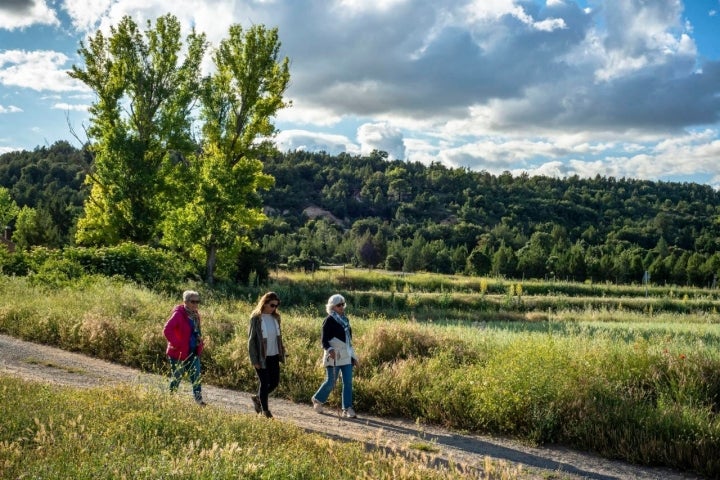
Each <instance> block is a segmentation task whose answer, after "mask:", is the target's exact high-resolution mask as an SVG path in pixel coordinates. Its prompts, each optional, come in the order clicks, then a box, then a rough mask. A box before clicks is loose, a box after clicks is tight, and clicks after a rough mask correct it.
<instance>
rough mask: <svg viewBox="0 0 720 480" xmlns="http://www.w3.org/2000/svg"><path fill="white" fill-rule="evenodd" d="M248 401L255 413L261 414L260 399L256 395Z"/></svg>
mask: <svg viewBox="0 0 720 480" xmlns="http://www.w3.org/2000/svg"><path fill="white" fill-rule="evenodd" d="M250 400H252V402H253V407H255V413H262V404H261V403H260V397H258V396H257V395H253V396H252V397H250Z"/></svg>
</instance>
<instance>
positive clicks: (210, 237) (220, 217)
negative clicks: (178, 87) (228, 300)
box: [163, 25, 290, 283]
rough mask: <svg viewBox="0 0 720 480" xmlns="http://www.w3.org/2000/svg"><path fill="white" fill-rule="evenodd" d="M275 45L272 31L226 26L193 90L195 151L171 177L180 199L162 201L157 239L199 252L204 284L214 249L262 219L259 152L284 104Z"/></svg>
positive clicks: (266, 181)
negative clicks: (197, 129)
mask: <svg viewBox="0 0 720 480" xmlns="http://www.w3.org/2000/svg"><path fill="white" fill-rule="evenodd" d="M279 50H280V41H279V39H278V31H277V29H266V28H265V27H264V26H262V25H254V26H252V27H250V28H249V29H247V30H246V31H245V30H243V28H242V27H241V26H240V25H232V26H231V27H230V29H229V32H228V36H227V38H225V39H223V40H222V41H221V43H220V45H219V47H218V48H217V50H216V51H215V52H214V54H213V64H214V73H212V74H211V76H209V77H208V78H206V79H205V81H204V83H203V88H202V89H201V91H200V96H201V113H200V122H201V129H202V146H201V151H200V152H199V153H198V154H197V155H195V156H193V157H192V159H191V162H190V166H189V168H188V170H187V173H188V174H189V176H183V175H176V176H174V177H173V178H174V179H175V180H176V181H177V183H176V185H175V188H176V189H178V190H179V191H182V192H183V197H184V198H185V200H186V201H185V202H184V204H182V205H179V206H177V207H176V208H172V206H171V205H168V207H169V208H170V211H169V213H168V216H167V217H166V220H165V222H164V228H163V232H164V237H163V241H164V243H166V244H167V245H170V246H174V247H178V248H182V249H185V250H187V251H188V252H189V253H191V254H194V255H195V257H196V258H202V259H203V260H204V262H205V277H206V281H207V282H208V283H212V282H213V280H214V276H215V270H216V267H217V264H218V252H220V251H222V250H224V251H227V252H228V253H232V252H234V251H237V250H238V249H239V248H240V247H241V246H242V245H243V244H244V243H247V242H249V240H248V238H247V234H248V233H249V231H250V229H251V228H252V227H254V226H257V225H259V224H260V223H261V222H263V221H264V220H265V216H264V214H263V213H262V204H261V201H260V198H259V196H258V193H257V192H258V189H267V188H270V187H271V186H272V185H273V183H274V179H273V178H272V177H271V176H270V175H267V174H266V173H263V164H262V162H261V158H262V157H263V155H268V154H271V153H272V152H274V151H275V147H274V144H273V143H272V137H273V136H274V134H275V133H276V129H275V126H274V125H273V123H272V117H273V116H274V115H275V114H276V113H277V111H278V110H280V109H281V108H284V107H286V106H288V103H286V102H285V101H284V100H283V93H284V92H285V90H286V88H287V86H288V83H289V81H290V73H289V66H288V64H289V60H288V59H287V57H285V58H283V59H280V58H279Z"/></svg>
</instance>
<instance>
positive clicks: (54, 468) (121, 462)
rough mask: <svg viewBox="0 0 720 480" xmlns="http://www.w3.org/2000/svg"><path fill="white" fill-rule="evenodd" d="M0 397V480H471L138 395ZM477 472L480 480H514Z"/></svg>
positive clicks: (8, 380)
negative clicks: (69, 479)
mask: <svg viewBox="0 0 720 480" xmlns="http://www.w3.org/2000/svg"><path fill="white" fill-rule="evenodd" d="M0 392H2V394H3V401H2V402H0V415H2V418H3V422H2V424H1V425H0V478H33V479H57V478H72V479H78V480H80V479H98V478H117V479H122V478H128V479H148V480H150V479H152V480H155V479H158V478H174V479H207V480H218V479H237V478H243V479H249V480H270V479H278V478H298V479H302V478H305V479H334V478H364V479H373V480H374V479H384V478H393V479H395V478H397V479H417V480H419V479H438V480H440V479H446V478H449V479H457V480H461V479H469V478H475V477H474V476H472V475H471V474H470V473H463V472H461V471H459V470H457V469H455V468H454V467H452V466H450V467H448V468H446V469H434V468H431V467H429V466H427V465H425V464H424V462H423V461H422V459H420V458H418V459H415V460H413V459H407V458H405V457H403V456H401V455H395V454H394V453H393V452H386V451H383V450H382V449H379V448H378V449H371V450H367V449H365V447H364V446H363V445H361V444H358V443H352V442H338V441H334V440H330V439H327V438H325V437H323V436H321V435H314V434H308V433H306V432H304V431H303V430H301V429H300V428H298V427H295V426H293V425H290V424H287V423H285V422H272V421H267V420H266V419H263V418H260V417H257V416H254V415H252V416H251V415H247V414H237V413H229V412H227V411H224V410H219V409H215V408H213V407H209V408H205V409H198V408H197V406H196V405H194V404H192V403H191V402H189V401H182V400H179V399H178V397H177V396H171V395H167V394H162V393H160V392H157V391H154V392H153V391H150V390H147V389H142V388H141V389H138V388H137V387H131V386H123V387H112V388H110V387H107V388H95V389H90V390H79V389H73V388H65V387H55V386H48V385H41V384H38V383H32V382H26V381H23V380H20V379H16V378H12V377H7V376H3V375H0ZM486 468H487V471H488V476H487V477H486V478H495V479H507V478H517V475H518V474H522V472H520V471H518V469H517V467H514V468H513V467H509V466H507V465H505V466H503V465H494V464H492V463H487V464H486Z"/></svg>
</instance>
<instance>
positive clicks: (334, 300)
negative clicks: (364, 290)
mask: <svg viewBox="0 0 720 480" xmlns="http://www.w3.org/2000/svg"><path fill="white" fill-rule="evenodd" d="M340 303H345V297H343V296H342V295H340V294H339V293H336V294H335V295H333V296H332V297H330V298H328V303H327V305H325V311H326V312H327V314H328V315H330V313H331V312H332V308H333V307H334V306H335V305H338V304H340Z"/></svg>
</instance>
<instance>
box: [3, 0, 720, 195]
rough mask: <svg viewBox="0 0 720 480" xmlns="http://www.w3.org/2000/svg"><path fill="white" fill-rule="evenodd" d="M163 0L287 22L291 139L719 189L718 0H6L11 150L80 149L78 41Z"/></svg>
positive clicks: (84, 91)
mask: <svg viewBox="0 0 720 480" xmlns="http://www.w3.org/2000/svg"><path fill="white" fill-rule="evenodd" d="M166 13H171V14H173V15H175V16H176V17H177V18H178V20H179V21H180V22H181V24H182V25H183V29H184V32H185V33H187V32H189V31H190V28H191V27H192V26H194V27H195V28H196V29H197V30H198V31H200V32H204V33H205V34H206V35H207V38H208V40H209V41H210V42H211V44H212V45H214V46H217V45H218V43H219V41H220V40H221V39H223V38H225V37H226V36H227V32H228V27H229V26H230V25H232V24H240V25H242V26H243V27H249V26H251V25H253V24H263V25H265V26H266V27H268V28H274V27H277V28H278V32H279V37H280V41H281V43H282V47H281V50H280V54H281V56H282V57H288V58H289V59H290V75H291V81H290V85H289V88H288V90H287V91H286V94H285V98H286V99H287V100H290V101H292V106H291V107H290V108H287V109H284V110H282V111H280V112H279V113H278V115H277V117H276V118H275V125H276V127H277V128H278V130H279V131H278V134H277V137H276V143H277V146H278V148H279V149H280V150H281V151H283V152H284V151H291V150H297V149H300V150H308V151H325V152H327V153H329V154H333V155H334V154H338V153H340V152H347V153H349V154H352V155H363V154H367V153H369V152H371V151H372V150H375V149H377V150H384V151H386V152H388V154H389V157H390V158H392V159H401V160H408V161H413V162H415V161H417V162H422V163H424V164H430V163H431V162H436V163H441V164H443V165H445V166H447V167H452V168H459V167H462V168H468V169H470V170H474V171H483V170H484V171H487V172H489V173H492V174H500V173H503V172H505V171H509V172H511V173H512V174H513V175H520V174H522V173H527V174H529V175H547V176H554V177H559V178H564V177H569V176H573V175H578V176H580V177H583V178H585V177H595V176H596V175H601V176H613V177H616V178H636V179H648V180H662V181H678V182H697V183H701V184H707V185H712V186H713V187H714V188H720V0H686V1H679V0H597V1H594V0H576V1H572V0H0V153H4V152H8V151H13V150H23V149H24V150H33V149H35V148H36V147H38V146H50V145H52V144H53V143H54V142H56V141H58V140H68V141H70V142H71V143H72V144H74V145H75V146H77V147H80V146H81V141H82V140H85V139H86V137H85V136H84V131H85V129H86V128H87V126H88V120H89V116H88V113H87V108H88V107H89V106H90V105H91V104H92V103H93V101H94V100H95V98H94V96H93V94H92V92H91V91H90V90H89V89H88V88H86V87H85V85H84V84H82V83H80V82H78V81H76V80H74V79H72V78H70V77H69V76H68V75H67V71H68V70H69V69H70V68H71V66H72V65H78V66H82V62H81V59H80V58H79V56H78V55H77V49H78V48H79V46H80V41H82V40H84V39H87V38H88V36H89V35H94V33H95V32H97V31H98V30H102V31H109V27H110V26H111V25H117V24H118V22H119V21H120V19H121V18H122V17H123V16H124V15H130V16H131V17H133V18H134V19H135V20H136V21H137V22H138V24H139V25H141V26H143V27H144V25H145V24H146V22H147V21H148V20H152V21H154V20H155V19H156V18H157V17H159V16H161V15H164V14H166ZM207 63H208V64H209V62H207Z"/></svg>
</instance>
